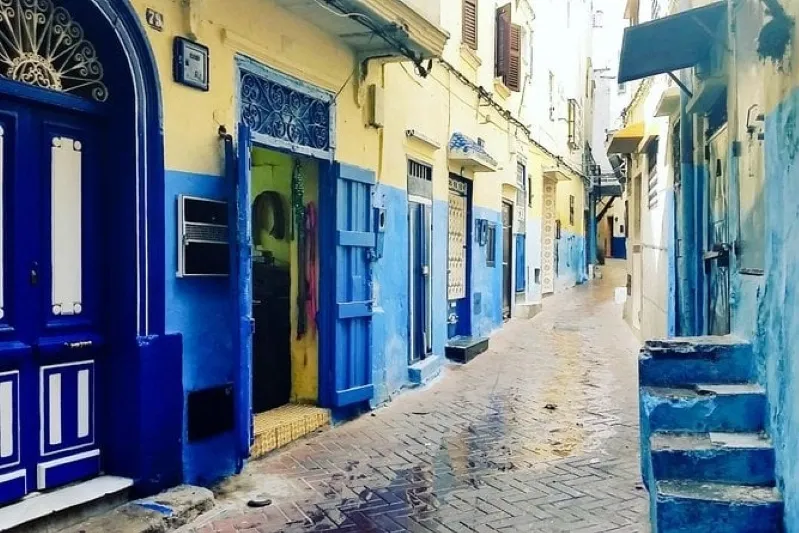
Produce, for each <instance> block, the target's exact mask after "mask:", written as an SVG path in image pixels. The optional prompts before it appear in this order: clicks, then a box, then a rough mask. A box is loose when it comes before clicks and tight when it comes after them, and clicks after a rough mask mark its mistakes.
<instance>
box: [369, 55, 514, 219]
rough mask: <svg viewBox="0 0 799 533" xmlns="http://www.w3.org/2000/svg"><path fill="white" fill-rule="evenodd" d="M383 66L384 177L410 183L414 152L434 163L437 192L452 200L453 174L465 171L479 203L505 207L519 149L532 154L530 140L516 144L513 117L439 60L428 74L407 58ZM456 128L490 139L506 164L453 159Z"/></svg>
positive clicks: (397, 184)
mask: <svg viewBox="0 0 799 533" xmlns="http://www.w3.org/2000/svg"><path fill="white" fill-rule="evenodd" d="M383 72H384V76H383V79H384V84H385V85H384V86H385V89H386V92H385V101H386V106H385V109H384V111H385V117H386V118H385V128H384V129H383V130H382V133H381V135H382V147H383V149H384V152H383V157H382V160H381V162H380V167H379V168H380V171H379V175H380V181H381V183H385V184H388V185H392V186H394V187H398V188H401V189H404V188H405V187H406V160H407V158H408V157H412V158H416V159H419V160H420V161H422V162H425V163H428V164H431V165H433V196H434V198H436V199H438V200H446V199H447V198H448V186H449V185H448V176H449V174H450V173H454V174H461V173H462V174H463V176H464V177H466V178H468V179H471V180H472V182H473V186H474V187H473V201H474V205H475V206H476V207H482V208H488V209H492V210H494V211H499V210H500V206H501V198H502V184H503V182H506V183H515V180H516V161H517V159H516V158H517V156H516V151H520V152H521V153H523V154H524V155H526V154H525V152H526V149H525V148H524V146H521V147H520V148H519V149H518V150H512V147H513V146H514V141H513V140H512V139H513V138H514V137H515V136H516V135H517V132H516V129H515V127H509V125H508V122H507V120H506V119H505V118H503V117H502V116H500V114H499V113H498V112H497V111H496V110H495V109H493V108H491V107H488V106H486V105H485V102H483V105H480V104H479V102H478V98H477V94H476V93H475V92H474V90H473V89H471V88H470V87H468V86H467V85H465V84H463V83H462V82H461V81H460V80H458V79H457V77H456V76H455V75H454V74H452V73H450V72H449V71H448V70H446V69H444V68H443V67H440V66H437V67H436V68H434V69H433V71H432V73H431V74H430V75H429V76H428V77H427V78H425V79H422V78H420V77H418V76H416V75H415V74H414V73H413V70H412V68H410V67H409V66H408V65H403V64H395V63H389V64H386V65H384V66H383ZM407 130H414V131H417V132H420V133H422V134H423V135H424V136H425V137H428V138H430V139H433V140H434V141H435V142H436V143H437V144H438V145H439V146H440V147H439V148H438V149H435V148H433V147H431V146H429V145H427V144H425V143H422V142H419V141H418V140H415V139H413V138H408V137H407V135H406V131H407ZM456 132H460V133H463V134H465V135H467V136H469V137H471V138H472V139H477V138H482V139H484V140H485V142H486V150H487V151H488V153H489V154H491V156H492V157H494V158H495V159H496V160H497V161H498V162H499V165H500V169H499V170H498V171H496V172H477V173H474V172H472V171H471V170H469V169H461V168H459V167H457V166H454V165H451V164H449V161H448V157H447V145H448V143H449V139H450V137H451V136H452V134H454V133H456ZM518 135H519V136H521V135H523V134H522V133H518Z"/></svg>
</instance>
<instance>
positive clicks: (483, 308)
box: [444, 207, 503, 337]
mask: <svg viewBox="0 0 799 533" xmlns="http://www.w3.org/2000/svg"><path fill="white" fill-rule="evenodd" d="M477 219H484V220H488V221H489V223H492V224H495V225H496V227H497V233H496V237H497V243H496V244H497V247H496V261H495V262H494V264H493V266H489V265H488V264H487V262H486V258H487V257H486V251H487V250H488V247H487V246H480V245H479V244H478V242H477V240H476V232H474V231H472V239H471V243H470V244H471V248H472V254H471V260H472V269H471V288H472V295H471V309H472V313H471V324H472V328H471V334H472V336H475V337H487V336H488V335H490V334H491V332H492V331H494V330H495V329H497V328H498V327H499V326H500V325H502V252H503V243H502V216H501V214H500V213H499V211H493V210H491V209H485V208H482V207H474V208H473V216H472V220H473V221H474V220H477ZM472 225H474V222H472ZM444 271H446V268H445V269H444Z"/></svg>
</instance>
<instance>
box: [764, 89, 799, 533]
mask: <svg viewBox="0 0 799 533" xmlns="http://www.w3.org/2000/svg"><path fill="white" fill-rule="evenodd" d="M797 117H799V90H795V91H794V92H793V93H791V94H789V95H788V96H787V97H786V99H785V100H784V101H783V102H782V103H781V104H780V105H778V106H777V108H776V109H775V110H774V111H772V112H771V113H769V114H768V116H767V118H766V176H767V179H766V189H765V192H766V202H767V205H768V209H767V211H766V246H767V248H766V279H765V290H764V293H763V297H762V300H761V302H760V305H759V320H760V324H759V327H758V336H759V339H758V341H759V342H758V345H759V348H760V349H761V350H762V353H764V354H765V357H766V385H767V390H768V395H769V403H770V406H771V418H770V423H771V424H770V425H771V435H772V438H773V440H774V445H775V449H776V451H777V472H778V478H779V482H780V486H781V488H782V491H783V496H784V498H785V523H786V526H787V528H786V530H787V531H788V532H789V533H790V532H792V531H799V462H797V460H796V458H797V457H799V430H798V429H797V428H799V312H797V306H796V301H797V298H799V294H797V290H798V289H799V285H797V281H796V280H797V279H799V227H797V225H796V220H797V214H796V202H795V199H796V198H798V197H799V167H797V160H796V156H797V147H799V139H797V138H796V136H795V134H794V133H793V132H795V131H796V125H797V124H796V123H797Z"/></svg>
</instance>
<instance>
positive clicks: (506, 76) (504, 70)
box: [494, 4, 522, 91]
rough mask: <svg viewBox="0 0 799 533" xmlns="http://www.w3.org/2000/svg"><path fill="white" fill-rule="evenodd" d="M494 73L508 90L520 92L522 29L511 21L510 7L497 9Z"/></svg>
mask: <svg viewBox="0 0 799 533" xmlns="http://www.w3.org/2000/svg"><path fill="white" fill-rule="evenodd" d="M496 18H497V32H496V47H495V61H494V66H495V68H494V71H495V75H496V77H497V78H500V79H501V80H502V83H504V84H505V85H506V86H507V87H508V89H510V90H512V91H519V90H521V82H522V80H521V78H522V28H521V26H519V25H517V24H513V22H512V20H511V5H510V4H507V5H505V6H503V7H501V8H499V9H497V17H496Z"/></svg>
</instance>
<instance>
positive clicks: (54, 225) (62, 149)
mask: <svg viewBox="0 0 799 533" xmlns="http://www.w3.org/2000/svg"><path fill="white" fill-rule="evenodd" d="M81 172H82V168H81V143H80V141H76V140H74V139H70V138H68V137H54V138H53V146H52V168H51V179H52V183H51V185H52V201H51V214H52V216H51V230H52V233H51V242H52V245H51V251H52V262H53V265H52V268H53V287H52V304H53V307H52V312H53V314H54V315H73V314H78V313H80V312H81V308H82V304H81V299H82V279H81V257H82V242H81V178H82V176H81Z"/></svg>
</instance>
